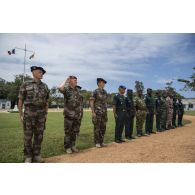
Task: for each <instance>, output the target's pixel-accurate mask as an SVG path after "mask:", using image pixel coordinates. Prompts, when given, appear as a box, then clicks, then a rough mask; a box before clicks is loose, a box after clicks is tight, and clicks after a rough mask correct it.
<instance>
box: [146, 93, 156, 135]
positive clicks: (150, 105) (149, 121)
mask: <svg viewBox="0 0 195 195" xmlns="http://www.w3.org/2000/svg"><path fill="white" fill-rule="evenodd" d="M145 103H146V108H147V114H146V124H145V130H146V133H149V134H150V133H152V132H153V122H154V110H155V99H154V98H153V97H152V96H150V95H146V98H145Z"/></svg>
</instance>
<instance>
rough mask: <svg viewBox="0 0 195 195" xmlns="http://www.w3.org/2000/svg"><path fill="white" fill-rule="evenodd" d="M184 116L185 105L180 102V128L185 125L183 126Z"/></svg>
mask: <svg viewBox="0 0 195 195" xmlns="http://www.w3.org/2000/svg"><path fill="white" fill-rule="evenodd" d="M183 114H184V105H183V103H182V102H181V101H180V102H179V103H178V127H179V126H183V124H182V119H183Z"/></svg>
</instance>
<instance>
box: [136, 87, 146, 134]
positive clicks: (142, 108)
mask: <svg viewBox="0 0 195 195" xmlns="http://www.w3.org/2000/svg"><path fill="white" fill-rule="evenodd" d="M135 108H136V130H137V136H138V137H141V136H146V134H145V132H144V131H143V125H144V122H145V119H146V104H145V101H144V98H143V91H142V90H141V89H139V90H138V91H137V96H136V97H135Z"/></svg>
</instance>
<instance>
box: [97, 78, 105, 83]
mask: <svg viewBox="0 0 195 195" xmlns="http://www.w3.org/2000/svg"><path fill="white" fill-rule="evenodd" d="M100 81H103V82H104V83H105V84H106V83H107V81H105V80H104V79H103V78H97V83H99V82H100Z"/></svg>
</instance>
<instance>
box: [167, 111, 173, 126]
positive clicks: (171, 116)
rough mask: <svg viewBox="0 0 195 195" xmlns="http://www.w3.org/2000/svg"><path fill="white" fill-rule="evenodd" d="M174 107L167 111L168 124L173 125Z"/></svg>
mask: <svg viewBox="0 0 195 195" xmlns="http://www.w3.org/2000/svg"><path fill="white" fill-rule="evenodd" d="M172 119H173V109H172V108H169V109H168V111H167V126H172Z"/></svg>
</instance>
